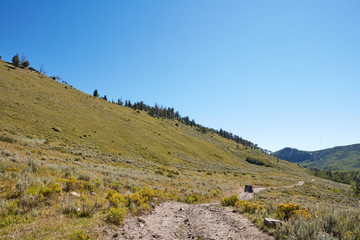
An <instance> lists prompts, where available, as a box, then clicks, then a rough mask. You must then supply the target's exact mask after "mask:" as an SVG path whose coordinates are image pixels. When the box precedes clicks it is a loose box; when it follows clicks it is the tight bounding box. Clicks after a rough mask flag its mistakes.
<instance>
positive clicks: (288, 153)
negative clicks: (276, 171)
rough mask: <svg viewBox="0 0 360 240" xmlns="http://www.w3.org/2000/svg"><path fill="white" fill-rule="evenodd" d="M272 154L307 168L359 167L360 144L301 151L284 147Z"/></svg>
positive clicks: (350, 168) (351, 168)
mask: <svg viewBox="0 0 360 240" xmlns="http://www.w3.org/2000/svg"><path fill="white" fill-rule="evenodd" d="M273 155H274V156H275V157H278V158H280V159H284V160H287V161H290V162H295V163H298V164H300V165H302V166H305V167H308V168H318V169H324V170H356V169H360V144H354V145H349V146H341V147H334V148H328V149H324V150H319V151H301V150H298V149H296V148H284V149H281V150H279V151H277V152H274V153H273Z"/></svg>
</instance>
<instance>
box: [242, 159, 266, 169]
mask: <svg viewBox="0 0 360 240" xmlns="http://www.w3.org/2000/svg"><path fill="white" fill-rule="evenodd" d="M245 161H246V162H248V163H251V164H255V165H259V166H265V167H271V165H270V164H268V163H266V162H264V161H263V160H260V159H257V158H253V157H247V158H246V160H245Z"/></svg>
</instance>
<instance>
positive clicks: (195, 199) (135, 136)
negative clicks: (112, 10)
mask: <svg viewBox="0 0 360 240" xmlns="http://www.w3.org/2000/svg"><path fill="white" fill-rule="evenodd" d="M0 91H1V95H0V123H1V124H0V238H4V239H20V238H25V239H85V238H86V236H87V235H89V236H91V239H114V236H115V235H117V234H118V231H121V230H119V229H118V227H116V226H114V224H115V225H116V224H117V225H118V224H121V223H122V222H123V221H124V218H125V217H129V216H136V215H139V214H142V213H147V212H150V211H152V210H153V208H154V207H155V206H156V205H158V204H160V203H162V202H164V201H168V200H175V201H181V202H186V203H188V204H193V203H201V202H210V201H211V202H213V201H219V200H220V198H222V197H223V196H229V195H231V194H237V193H239V192H241V190H242V189H243V187H244V185H245V184H252V185H254V186H261V187H271V186H276V187H279V186H288V185H292V184H295V183H297V182H298V181H300V180H302V181H305V182H306V184H309V183H311V184H312V185H311V186H312V189H314V188H316V189H317V190H316V191H317V192H322V191H324V194H323V195H321V196H326V199H327V201H328V202H329V203H331V204H335V205H336V207H337V206H338V205H339V204H342V205H344V206H347V207H353V205H354V202H355V200H354V199H352V200H346V198H345V197H344V196H345V194H346V193H347V191H349V186H346V185H335V184H334V183H331V182H326V181H325V182H324V181H317V182H316V183H313V181H312V178H313V176H311V175H309V174H308V172H307V170H306V169H304V168H302V167H299V166H298V165H297V164H293V163H289V162H287V161H283V160H279V159H277V158H275V157H273V156H270V155H268V154H265V153H264V152H262V151H259V150H257V149H253V148H249V147H246V146H243V145H241V144H236V143H235V142H234V141H231V140H227V139H224V138H222V137H220V136H219V135H217V134H214V133H210V132H209V133H201V132H199V131H197V130H196V129H194V128H192V127H190V126H187V125H184V124H182V123H180V122H177V121H172V120H169V119H162V118H155V117H151V116H149V115H148V114H147V113H146V112H143V111H134V110H132V109H130V108H126V107H122V106H119V105H116V104H112V103H109V102H107V101H104V100H102V99H99V98H95V97H93V96H90V95H88V94H85V93H83V92H81V91H79V90H77V89H74V88H72V87H71V86H67V85H64V84H61V83H59V82H57V81H54V80H52V79H50V78H49V77H47V76H45V75H42V74H39V73H37V72H32V71H30V70H28V69H21V68H14V67H13V66H12V65H11V64H9V63H6V62H3V61H0ZM314 184H317V185H316V186H315V185H314ZM325 184H326V185H325ZM323 186H326V187H323ZM303 187H304V188H305V189H306V187H307V186H303ZM275 189H278V188H275ZM329 189H330V190H329ZM331 189H333V192H334V193H336V194H331V193H330V192H329V191H332V190H331ZM305 193H307V191H302V190H301V191H300V192H299V195H303V194H305ZM276 194H277V195H273V193H269V194H268V195H266V194H265V197H264V199H265V198H266V199H270V200H274V199H275V198H278V197H279V196H282V197H284V196H285V197H284V199H286V198H288V196H287V195H284V194H282V193H276ZM289 194H292V192H289ZM317 196H320V195H317ZM329 196H332V197H329ZM308 199H309V201H310V203H311V202H312V201H313V199H314V198H313V196H309V198H308ZM339 199H340V200H341V201H340V202H339ZM278 201H279V200H277V201H276V202H275V204H279V203H280V202H278ZM316 201H321V199H320V197H317V198H316ZM304 203H306V202H304ZM267 208H268V209H273V210H275V208H274V207H273V205H272V203H269V205H268V206H267ZM273 213H274V214H275V213H276V212H275V211H274V212H273ZM215 217H216V215H215ZM261 219H263V217H261ZM214 220H216V221H220V220H221V217H219V219H214ZM260 222H261V221H260ZM229 224H230V223H229ZM231 224H233V222H231ZM134 231H135V230H134ZM114 232H115V233H114ZM110 233H111V234H110ZM109 234H110V235H109ZM120 239H121V237H120Z"/></svg>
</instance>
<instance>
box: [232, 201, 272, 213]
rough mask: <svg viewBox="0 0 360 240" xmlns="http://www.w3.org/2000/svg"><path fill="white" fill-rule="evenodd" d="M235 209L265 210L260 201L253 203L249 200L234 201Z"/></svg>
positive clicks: (242, 210)
mask: <svg viewBox="0 0 360 240" xmlns="http://www.w3.org/2000/svg"><path fill="white" fill-rule="evenodd" d="M235 207H236V209H237V210H238V211H239V212H241V213H244V212H248V213H254V212H255V211H263V210H265V208H264V206H263V205H262V204H260V203H253V202H249V201H237V202H236V203H235Z"/></svg>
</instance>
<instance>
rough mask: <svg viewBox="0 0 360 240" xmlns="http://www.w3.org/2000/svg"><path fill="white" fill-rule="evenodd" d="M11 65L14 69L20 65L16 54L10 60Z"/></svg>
mask: <svg viewBox="0 0 360 240" xmlns="http://www.w3.org/2000/svg"><path fill="white" fill-rule="evenodd" d="M12 64H13V65H14V66H15V67H18V66H19V65H20V59H19V54H16V55H15V56H14V57H13V58H12Z"/></svg>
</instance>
